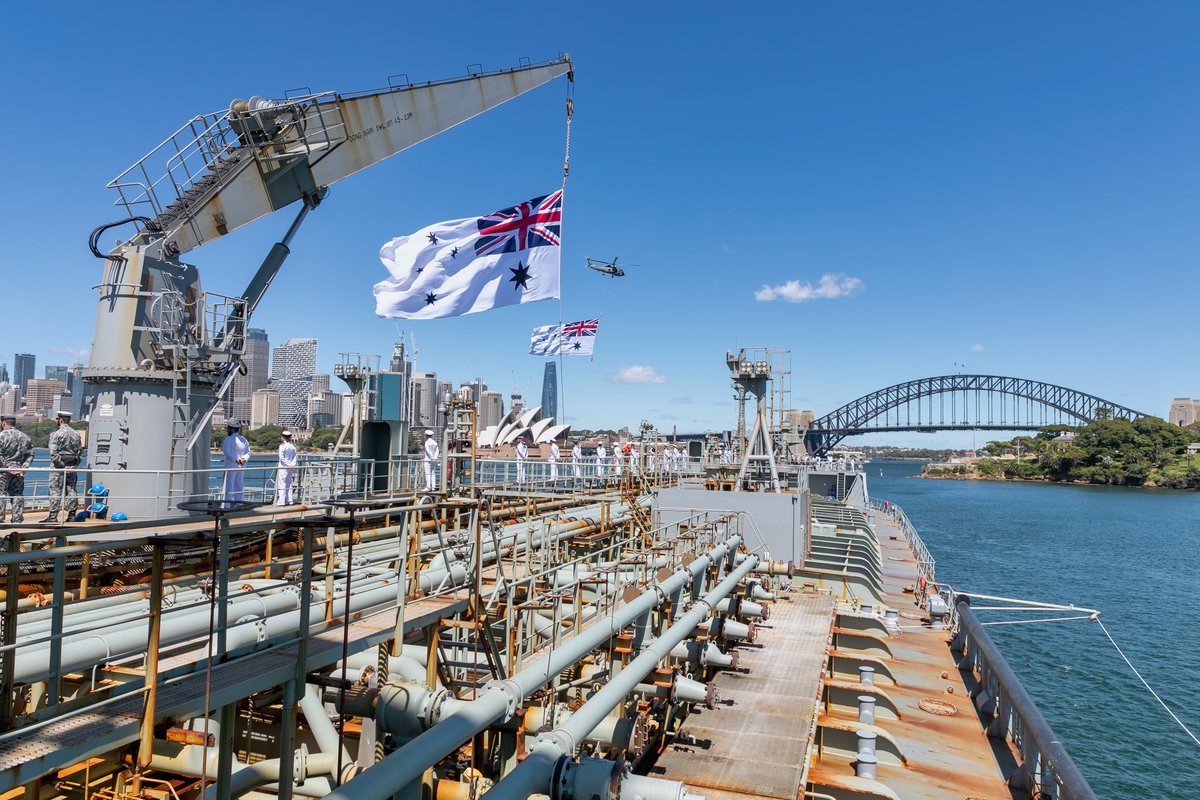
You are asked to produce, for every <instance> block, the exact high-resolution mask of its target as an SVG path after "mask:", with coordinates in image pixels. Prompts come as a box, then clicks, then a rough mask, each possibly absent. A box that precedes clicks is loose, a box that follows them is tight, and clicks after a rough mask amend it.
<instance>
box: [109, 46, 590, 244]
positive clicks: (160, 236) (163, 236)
mask: <svg viewBox="0 0 1200 800" xmlns="http://www.w3.org/2000/svg"><path fill="white" fill-rule="evenodd" d="M571 69H572V65H571V61H570V59H569V58H567V57H563V58H561V59H557V60H554V61H550V62H546V63H544V64H538V65H530V66H523V67H518V68H515V69H507V70H501V71H498V72H491V73H480V74H475V75H469V76H467V77H465V78H454V79H451V80H445V81H437V82H430V83H427V84H422V85H404V86H399V87H389V88H387V89H382V90H378V91H368V92H361V93H354V94H339V93H337V92H323V93H319V94H310V95H305V96H303V97H291V98H287V99H284V100H265V99H263V98H261V97H253V98H251V99H250V100H235V101H234V102H233V103H231V104H230V108H229V110H228V111H226V112H223V113H220V114H209V115H203V116H199V117H195V118H194V119H192V120H190V121H189V122H188V123H187V124H186V125H184V126H183V127H182V128H180V129H179V131H177V132H176V133H175V134H174V135H173V136H172V137H170V138H169V139H167V140H166V141H165V142H163V143H162V144H161V145H159V146H158V147H157V148H155V149H154V150H152V151H151V152H150V153H149V154H147V155H146V156H145V157H144V158H142V159H141V160H139V161H138V162H137V163H135V164H134V165H133V166H132V167H130V168H129V169H127V170H126V171H125V172H123V173H121V175H119V176H118V177H117V178H115V179H114V180H113V181H111V182H110V183H109V187H110V188H113V189H116V190H117V191H118V193H119V194H120V199H119V200H118V204H120V205H123V206H124V207H125V209H126V211H128V212H129V215H130V216H131V217H132V216H144V217H149V218H150V219H151V221H150V222H149V223H148V224H147V226H146V227H145V228H144V229H143V231H142V233H143V234H144V235H145V236H146V238H152V239H155V240H158V241H159V242H160V244H161V246H162V252H163V254H164V255H181V254H183V253H186V252H188V251H190V250H194V249H196V248H197V247H200V246H201V245H204V244H206V243H208V242H210V241H212V240H213V239H216V238H219V237H221V236H224V235H225V234H227V233H230V232H231V231H234V230H236V229H238V228H240V227H242V226H244V225H246V224H248V223H250V222H253V221H254V220H256V219H259V218H260V217H263V216H265V215H267V214H269V213H271V212H272V211H276V210H278V209H280V208H283V207H285V206H287V205H290V204H292V203H294V202H296V201H298V200H302V199H304V198H305V197H309V196H311V195H313V194H314V193H315V192H316V190H317V188H318V187H328V186H331V185H333V184H334V183H336V182H337V181H340V180H342V179H343V178H346V177H348V176H350V175H353V174H354V173H356V172H359V171H360V170H364V169H366V168H368V167H370V166H373V165H375V164H378V163H379V162H380V161H383V160H384V159H386V158H388V157H390V156H393V155H395V154H397V153H399V152H400V151H402V150H405V149H407V148H409V147H412V146H413V145H415V144H417V143H419V142H422V141H425V140H426V139H429V138H430V137H433V136H436V135H437V134H439V133H441V132H443V131H446V130H449V129H450V128H452V127H454V126H455V125H458V124H460V123H462V122H465V121H467V120H469V119H471V118H472V117H475V116H478V115H479V114H482V113H484V112H485V111H488V110H490V109H493V108H495V107H497V106H499V105H501V104H503V103H505V102H507V101H509V100H512V99H513V98H516V97H519V96H520V95H522V94H525V93H526V92H528V91H531V90H533V89H536V88H537V87H539V86H541V85H543V84H545V83H548V82H549V81H552V80H554V79H555V78H557V77H559V76H562V75H568V76H569V77H570V76H571ZM154 176H158V177H154Z"/></svg>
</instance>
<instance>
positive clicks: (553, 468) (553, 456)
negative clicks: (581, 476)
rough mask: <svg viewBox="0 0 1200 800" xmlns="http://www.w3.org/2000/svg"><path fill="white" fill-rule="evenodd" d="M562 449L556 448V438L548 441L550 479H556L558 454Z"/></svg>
mask: <svg viewBox="0 0 1200 800" xmlns="http://www.w3.org/2000/svg"><path fill="white" fill-rule="evenodd" d="M561 452H562V451H561V450H559V449H558V440H557V439H555V440H554V441H552V442H551V443H550V480H552V481H556V480H558V456H559V454H560V453H561Z"/></svg>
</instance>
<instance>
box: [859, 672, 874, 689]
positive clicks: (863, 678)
mask: <svg viewBox="0 0 1200 800" xmlns="http://www.w3.org/2000/svg"><path fill="white" fill-rule="evenodd" d="M858 682H859V683H861V684H862V685H863V686H874V685H875V668H874V667H859V668H858Z"/></svg>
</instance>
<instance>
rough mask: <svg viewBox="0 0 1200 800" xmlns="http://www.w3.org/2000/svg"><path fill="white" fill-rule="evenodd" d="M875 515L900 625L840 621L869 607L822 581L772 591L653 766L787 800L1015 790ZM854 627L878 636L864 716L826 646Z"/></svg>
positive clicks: (738, 797)
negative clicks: (873, 763) (762, 612)
mask: <svg viewBox="0 0 1200 800" xmlns="http://www.w3.org/2000/svg"><path fill="white" fill-rule="evenodd" d="M872 527H873V529H874V532H875V535H876V538H877V540H878V541H879V545H880V555H881V565H882V569H881V573H882V587H883V591H884V596H883V599H884V601H885V602H886V603H887V605H888V607H890V608H894V609H896V610H897V611H898V612H899V620H900V631H899V633H894V634H892V635H888V636H883V635H880V636H879V637H878V639H877V641H876V640H875V637H872V636H871V635H870V633H869V632H864V631H861V630H859V629H857V628H855V629H851V628H845V627H842V626H843V625H846V624H849V622H848V620H847V617H846V616H843V615H848V616H850V617H857V618H859V619H863V618H864V617H865V616H866V615H860V614H858V613H857V612H856V611H854V610H853V608H852V607H851V606H850V605H849V604H847V603H845V602H844V601H843V600H842V598H838V597H834V596H832V595H830V594H827V593H812V592H811V591H808V592H805V591H792V592H785V593H778V594H777V598H778V599H777V601H776V602H775V603H774V604H773V606H772V615H771V618H770V619H769V620H768V621H767V622H766V623H765V624H763V625H761V626H760V627H759V629H758V630H759V635H758V637H757V643H756V644H753V645H749V646H746V645H743V646H742V647H741V648H740V650H741V656H740V666H741V669H740V670H739V671H737V672H724V673H721V674H720V675H719V676H718V678H717V685H718V687H719V691H720V696H721V698H722V702H721V703H720V704H718V707H717V708H716V709H715V710H712V711H703V710H701V711H700V712H698V713H694V714H692V715H691V716H689V718H688V720H687V722H686V724H685V726H684V732H685V734H687V735H688V738H686V739H683V740H680V741H677V742H676V743H674V744H672V745H670V746H668V747H667V748H666V750H665V751H664V752H663V753H662V754H661V755H660V756H659V758H658V760H657V763H656V764H655V767H654V768H653V770H652V772H651V774H653V775H656V776H658V777H664V778H669V779H671V780H678V781H683V782H684V783H685V784H687V785H688V786H689V787H690V788H692V789H694V790H695V792H696V793H697V794H701V795H703V796H705V797H706V798H709V800H745V798H748V797H750V798H775V799H776V800H790V799H791V798H803V797H804V796H805V793H806V791H807V792H809V793H812V796H815V797H820V796H825V797H830V796H833V797H838V798H849V797H854V798H897V799H898V798H904V799H905V800H924V799H925V798H928V800H943V799H944V798H947V797H967V798H971V799H972V800H1013V798H1015V797H1017V796H1018V795H1017V794H1016V793H1015V792H1014V791H1013V790H1010V789H1009V787H1008V786H1007V785H1006V783H1005V780H1004V777H1003V775H1002V773H1001V763H1005V762H1006V761H1011V755H1010V754H1009V752H1008V750H1007V746H1006V745H1005V744H1004V743H1003V742H1002V741H1000V740H994V739H990V738H989V737H988V736H987V735H986V733H985V731H984V729H983V727H982V725H981V723H980V720H979V717H978V715H977V714H976V712H975V709H974V706H973V705H972V701H971V698H970V696H969V695H968V691H967V686H966V684H965V683H964V681H963V676H962V673H960V672H959V670H958V668H957V667H956V665H955V662H954V658H953V655H952V653H951V650H950V647H949V642H950V636H951V634H950V632H949V631H945V630H935V629H933V628H932V627H931V626H930V625H929V622H928V615H927V614H926V613H923V612H922V610H921V609H920V608H919V606H918V605H917V603H916V601H915V599H914V594H913V588H914V586H915V585H916V583H917V564H916V560H915V558H914V556H913V554H912V551H911V550H910V548H909V546H908V543H907V541H906V539H905V536H904V534H903V533H901V531H900V530H899V528H898V527H897V525H896V523H895V521H894V520H893V519H892V518H891V517H889V516H887V515H884V514H881V513H877V514H875V515H874V519H873V520H872ZM798 585H801V586H802V584H799V583H798ZM807 588H811V587H807ZM855 639H865V640H867V641H869V642H874V643H873V644H870V645H868V647H869V652H870V655H869V656H865V657H864V658H863V663H872V659H875V662H874V663H878V664H879V668H878V669H877V678H876V685H875V687H874V689H873V691H871V692H870V693H872V694H874V695H876V696H877V699H878V701H879V702H877V709H878V710H877V714H876V722H875V724H874V725H868V724H865V723H860V722H858V715H857V709H856V707H854V706H853V705H849V704H848V703H847V700H846V698H847V697H850V698H853V697H855V696H856V695H857V694H859V693H862V692H864V691H865V690H864V687H862V686H861V685H860V684H858V682H857V680H855V679H852V678H848V677H847V676H846V675H844V674H838V675H835V674H833V673H832V670H831V655H830V650H831V649H832V648H836V652H838V653H842V654H845V655H849V654H850V645H849V644H848V642H850V641H852V640H855ZM926 709H930V710H928V711H927V710H926ZM863 729H866V730H871V731H873V732H875V733H876V734H877V736H878V740H877V741H878V759H879V764H878V767H877V777H876V780H871V779H868V778H862V777H858V776H856V775H855V767H854V762H855V760H856V754H855V752H854V749H853V747H854V746H853V745H850V748H849V749H846V747H845V745H844V742H845V741H846V739H847V738H848V739H849V740H850V741H851V742H852V741H853V737H854V736H855V731H857V730H863ZM838 734H844V735H843V736H841V737H840V738H839V736H838Z"/></svg>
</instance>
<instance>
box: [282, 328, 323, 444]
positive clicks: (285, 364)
mask: <svg viewBox="0 0 1200 800" xmlns="http://www.w3.org/2000/svg"><path fill="white" fill-rule="evenodd" d="M316 371H317V340H316V339H288V340H287V341H286V342H284V343H283V344H281V345H279V346H278V347H276V348H275V350H274V352H273V353H272V357H271V388H272V389H273V390H274V391H275V392H276V394H278V395H279V424H280V425H282V426H284V427H285V428H300V429H305V428H307V427H308V419H307V417H308V395H309V394H310V392H311V391H312V376H313V373H314V372H316Z"/></svg>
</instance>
